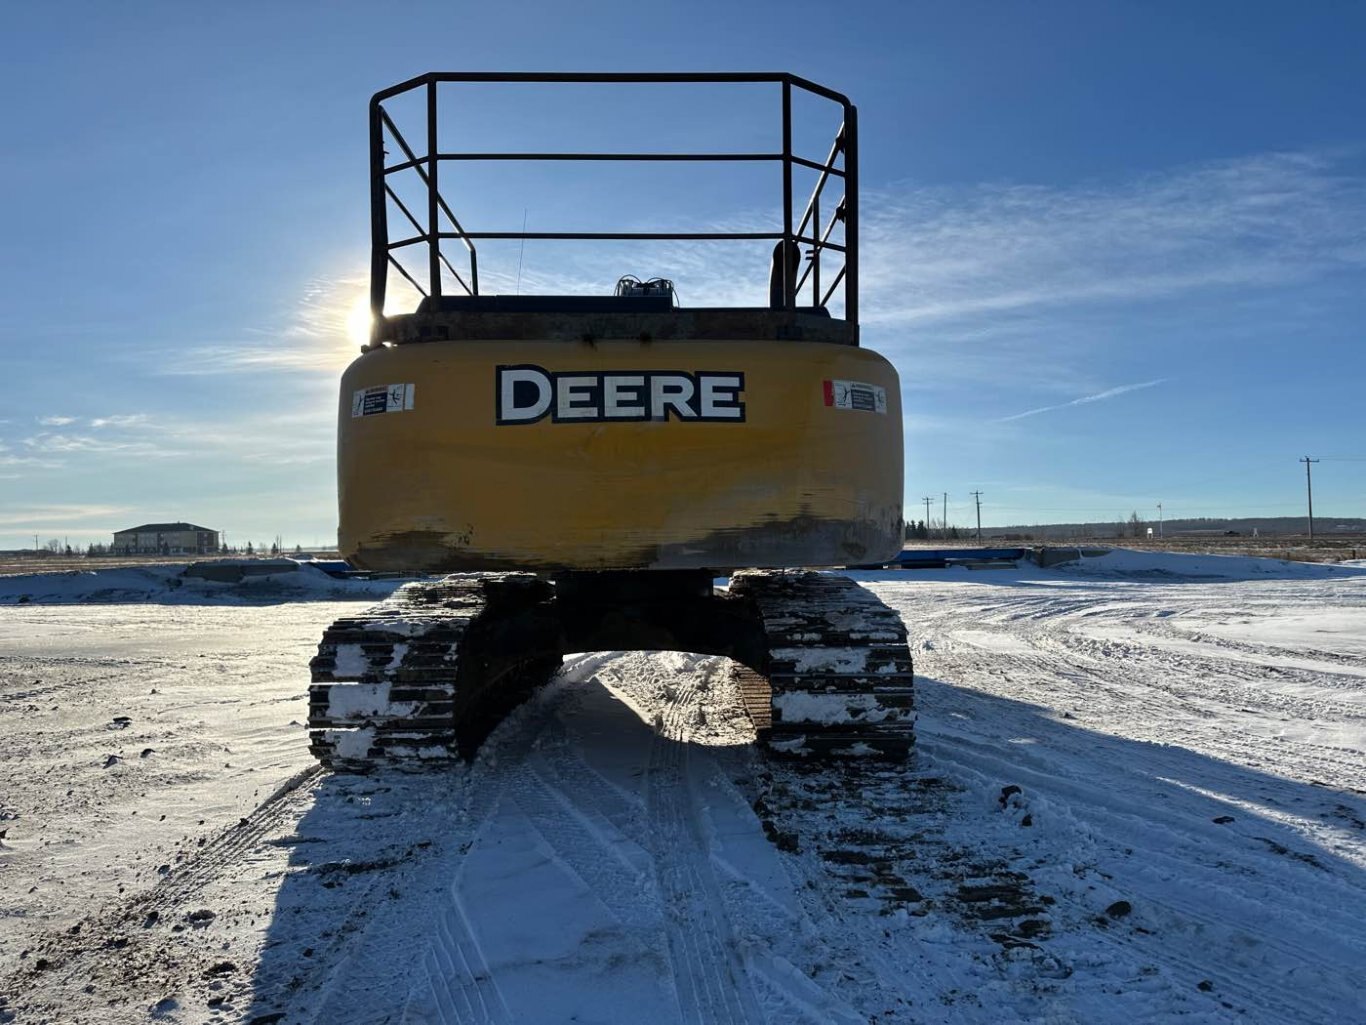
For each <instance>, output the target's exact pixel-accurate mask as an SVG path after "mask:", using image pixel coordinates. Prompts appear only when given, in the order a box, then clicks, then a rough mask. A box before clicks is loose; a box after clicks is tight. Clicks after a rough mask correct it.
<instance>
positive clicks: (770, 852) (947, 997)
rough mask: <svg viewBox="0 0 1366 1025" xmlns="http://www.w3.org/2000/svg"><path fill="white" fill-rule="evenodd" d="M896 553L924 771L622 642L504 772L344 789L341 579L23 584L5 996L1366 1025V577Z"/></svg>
mask: <svg viewBox="0 0 1366 1025" xmlns="http://www.w3.org/2000/svg"><path fill="white" fill-rule="evenodd" d="M857 575H858V576H861V577H862V578H863V579H864V582H865V583H866V584H867V585H868V586H869V587H871V588H872V589H873V590H874V591H875V592H876V593H878V594H879V595H880V596H881V597H882V598H883V599H884V600H885V601H887V602H888V603H889V604H891V605H893V606H894V607H896V608H898V609H900V610H901V611H902V612H903V614H904V616H905V618H906V620H907V623H908V625H909V627H910V629H911V633H912V637H913V646H914V648H915V654H916V656H917V667H916V668H917V676H918V680H917V686H918V688H919V690H918V701H919V705H920V724H919V736H920V743H919V753H918V755H917V757H916V760H915V761H914V762H913V763H912V764H911V765H909V766H907V767H899V768H896V769H888V768H885V767H878V766H853V767H848V768H837V769H820V768H811V767H805V766H802V765H792V764H789V763H781V762H771V761H769V760H767V759H765V758H762V757H759V756H758V755H757V754H756V753H755V752H754V750H753V749H752V747H750V746H749V745H750V740H751V738H752V735H751V732H750V730H749V727H748V723H747V722H746V720H745V719H744V717H743V715H742V713H741V712H740V711H739V707H738V702H737V700H736V696H735V693H734V691H733V689H732V685H731V682H730V679H729V674H728V671H727V663H725V662H724V660H719V659H713V658H702V657H697V656H685V655H675V654H662V655H643V654H602V653H599V654H589V655H583V656H577V657H575V658H571V659H569V660H566V666H565V670H564V672H563V673H562V674H561V677H560V679H559V681H558V682H557V683H556V684H554V685H552V686H551V687H549V688H547V689H546V690H545V691H544V692H543V693H542V694H541V695H540V696H539V697H538V698H537V699H535V700H533V701H532V702H530V703H528V705H526V706H524V707H523V708H522V709H520V710H519V711H518V712H517V713H516V714H514V716H513V717H512V718H511V719H510V720H509V721H508V722H506V723H505V724H504V725H503V726H502V727H501V728H500V729H499V730H498V731H497V732H496V733H495V734H494V736H493V737H492V738H491V739H490V741H489V742H488V743H487V744H486V745H485V748H484V750H483V751H482V753H481V756H480V758H479V759H478V760H477V761H476V762H475V763H474V764H473V765H471V766H468V767H462V768H459V769H456V770H452V771H448V772H442V773H437V774H432V775H428V776H416V775H409V774H397V773H394V774H376V775H372V776H368V777H342V776H333V775H331V774H328V773H324V772H321V771H317V770H314V769H312V768H311V766H310V764H309V760H308V756H307V753H306V749H305V738H304V730H303V728H302V727H301V726H300V725H299V723H300V722H301V721H302V720H303V717H304V714H305V704H306V700H305V689H306V685H307V659H308V655H309V653H310V651H311V648H312V645H313V644H314V643H315V642H316V638H317V636H318V634H319V633H320V631H321V629H322V627H323V626H324V625H325V624H326V623H327V622H328V621H329V620H330V619H332V618H334V617H335V616H336V615H337V614H338V613H339V612H340V611H342V610H343V609H344V608H346V607H345V606H342V605H340V604H338V603H337V602H336V601H335V600H313V601H300V600H290V601H284V600H282V599H280V597H279V596H276V599H275V600H273V602H272V603H271V604H262V602H264V601H267V600H270V599H269V596H264V595H259V594H258V595H256V596H255V598H254V600H253V602H248V603H245V604H244V603H242V602H240V601H237V600H235V599H233V598H232V596H231V595H198V596H186V595H184V594H178V595H176V596H174V600H172V599H170V598H167V599H164V600H160V599H158V598H156V597H155V595H154V594H153V593H152V592H148V593H147V594H145V595H141V596H139V597H138V598H137V600H132V597H131V596H130V595H127V594H124V595H122V598H123V602H124V603H121V604H98V605H91V604H35V603H30V604H26V605H22V606H17V607H16V606H11V607H5V608H0V729H2V730H3V732H4V736H5V745H4V747H3V749H0V773H3V777H2V778H3V783H2V784H0V816H3V818H4V821H2V822H0V830H3V831H4V832H2V833H0V1021H8V1020H13V1021H16V1022H29V1021H32V1022H43V1021H51V1022H62V1021H99V1022H124V1021H128V1022H133V1021H146V1020H155V1021H168V1022H182V1021H183V1022H204V1021H214V1022H229V1021H245V1022H252V1021H254V1022H258V1023H261V1025H265V1023H270V1022H280V1023H285V1022H289V1023H295V1022H317V1023H320V1025H321V1023H331V1022H358V1023H359V1022H364V1023H368V1022H395V1023H397V1022H412V1023H419V1022H427V1023H441V1025H447V1023H468V1022H494V1023H513V1022H535V1023H541V1022H545V1023H552V1022H566V1021H579V1022H602V1023H628V1022H631V1023H634V1022H639V1021H652V1022H659V1023H666V1022H695V1023H711V1022H737V1023H740V1022H743V1023H789V1022H791V1023H813V1025H814V1023H825V1022H836V1023H845V1022H849V1023H853V1022H878V1023H887V1022H907V1023H910V1022H952V1023H969V1022H982V1023H988V1022H990V1023H996V1022H1013V1021H1020V1022H1025V1021H1048V1022H1078V1023H1101V1022H1115V1023H1119V1022H1135V1021H1138V1022H1141V1021H1151V1022H1158V1021H1164V1022H1165V1021H1170V1020H1174V1019H1178V1020H1182V1021H1191V1022H1234V1021H1240V1022H1249V1021H1252V1022H1295V1023H1305V1025H1308V1023H1319V1022H1348V1021H1358V1020H1361V1019H1362V1011H1361V1009H1362V1006H1363V1004H1362V998H1361V993H1362V992H1363V989H1366V936H1364V935H1363V929H1362V928H1361V924H1360V923H1361V922H1362V921H1364V920H1366V572H1362V571H1361V569H1341V570H1333V571H1330V570H1327V569H1323V568H1319V567H1297V566H1293V565H1292V566H1286V565H1284V564H1279V563H1266V562H1259V561H1256V560H1244V559H1202V558H1199V557H1192V556H1163V555H1160V554H1144V555H1133V554H1127V553H1115V554H1114V555H1112V556H1109V557H1107V558H1106V559H1102V560H1095V561H1090V560H1088V562H1087V563H1086V564H1083V565H1082V566H1081V567H1073V568H1070V569H1060V570H1053V571H1040V570H1036V569H1032V568H1021V569H1019V570H995V571H985V570H984V571H978V572H971V571H967V570H955V571H927V572H920V573H894V572H893V573H868V574H857ZM11 589H12V588H11ZM60 590H61V589H60V588H56V589H55V591H54V594H55V593H57V592H60ZM6 595H7V592H6V589H5V583H4V581H3V579H0V602H3V601H5V600H6ZM104 596H105V597H106V598H107V597H110V595H107V594H106V595H104ZM115 597H117V596H115ZM293 597H295V598H297V597H299V596H298V595H295V596H293ZM313 597H315V598H320V597H321V598H327V599H335V598H336V597H339V595H336V594H330V593H329V594H326V595H314V596H313ZM11 600H12V598H11Z"/></svg>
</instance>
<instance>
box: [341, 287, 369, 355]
mask: <svg viewBox="0 0 1366 1025" xmlns="http://www.w3.org/2000/svg"><path fill="white" fill-rule="evenodd" d="M346 337H347V338H348V339H350V341H351V343H352V344H353V345H356V346H358V347H359V346H362V345H365V344H366V343H368V342H369V341H370V296H369V295H368V294H364V293H363V294H361V295H359V296H357V297H356V301H355V302H354V303H352V304H351V311H350V312H349V313H347V315H346Z"/></svg>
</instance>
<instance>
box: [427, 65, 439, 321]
mask: <svg viewBox="0 0 1366 1025" xmlns="http://www.w3.org/2000/svg"><path fill="white" fill-rule="evenodd" d="M438 152H440V151H439V150H438V149H437V145H436V80H435V79H432V80H430V81H428V82H427V275H428V278H429V279H430V281H429V284H428V289H427V294H428V295H430V296H433V297H437V296H440V295H441V225H440V224H439V223H438V221H437V216H438V211H437V200H438V198H439V197H440V190H439V188H438V186H437V170H436V169H437V164H438V163H439V162H438V160H437V159H436V155H437V153H438Z"/></svg>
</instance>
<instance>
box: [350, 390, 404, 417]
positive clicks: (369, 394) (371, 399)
mask: <svg viewBox="0 0 1366 1025" xmlns="http://www.w3.org/2000/svg"><path fill="white" fill-rule="evenodd" d="M412 408H413V386H412V385H411V384H377V385H375V386H374V387H373V388H357V389H356V390H355V392H354V393H352V395H351V415H352V416H353V417H355V416H374V415H375V414H376V413H402V412H403V411H404V410H406V409H412Z"/></svg>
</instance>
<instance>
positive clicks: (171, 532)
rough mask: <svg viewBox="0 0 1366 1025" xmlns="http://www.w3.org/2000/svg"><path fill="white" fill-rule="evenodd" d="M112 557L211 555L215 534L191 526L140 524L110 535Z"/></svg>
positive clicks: (208, 530) (215, 543) (214, 549)
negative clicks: (112, 543) (112, 536)
mask: <svg viewBox="0 0 1366 1025" xmlns="http://www.w3.org/2000/svg"><path fill="white" fill-rule="evenodd" d="M111 551H112V552H113V553H114V554H115V555H213V554H216V553H217V551H218V531H216V530H210V529H209V528H208V527H197V526H195V525H194V524H193V523H144V524H143V525H142V526H140V527H129V528H128V529H127V530H120V531H118V532H117V533H115V534H114V546H113V548H112V549H111Z"/></svg>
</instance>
